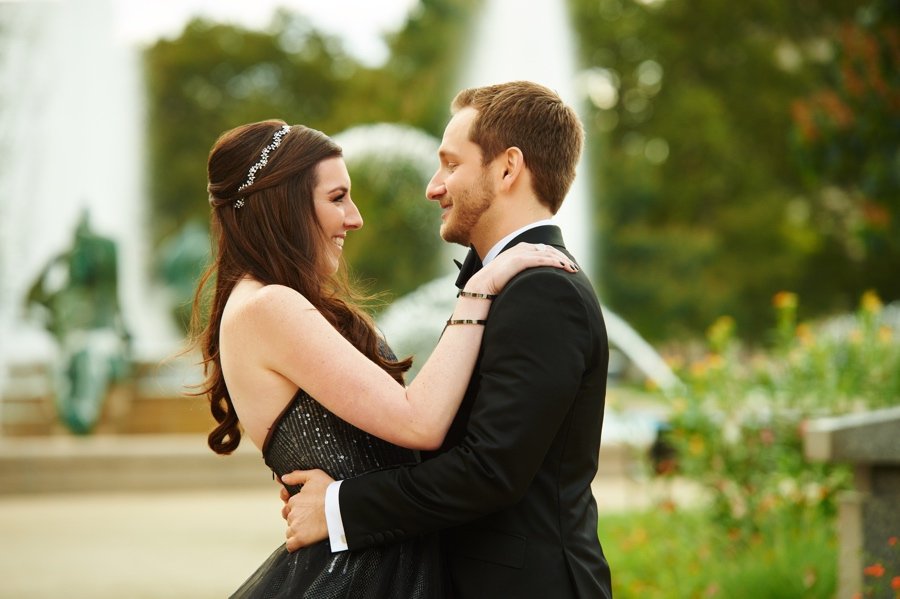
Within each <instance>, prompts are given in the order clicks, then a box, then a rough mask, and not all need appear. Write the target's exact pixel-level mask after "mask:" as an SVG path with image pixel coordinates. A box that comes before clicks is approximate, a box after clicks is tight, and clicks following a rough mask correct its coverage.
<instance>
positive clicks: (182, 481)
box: [0, 435, 272, 495]
mask: <svg viewBox="0 0 900 599" xmlns="http://www.w3.org/2000/svg"><path fill="white" fill-rule="evenodd" d="M271 483H272V477H271V473H270V471H269V470H268V469H267V468H266V466H265V464H264V463H263V461H262V457H261V456H260V454H259V451H258V450H257V449H256V448H255V447H254V446H253V445H252V444H251V443H249V442H248V441H245V442H244V443H242V444H241V446H240V447H239V448H238V450H237V451H235V453H234V454H232V455H230V456H220V455H217V454H215V453H213V452H212V451H211V450H210V449H209V448H208V447H207V446H206V438H205V437H204V436H202V435H133V436H124V435H98V436H93V437H72V436H49V437H24V438H16V439H10V438H6V439H0V495H10V494H21V493H56V492H81V491H85V492H97V491H140V490H173V489H191V488H206V489H218V488H221V489H234V488H247V487H254V486H263V485H267V484H268V485H270V484H271Z"/></svg>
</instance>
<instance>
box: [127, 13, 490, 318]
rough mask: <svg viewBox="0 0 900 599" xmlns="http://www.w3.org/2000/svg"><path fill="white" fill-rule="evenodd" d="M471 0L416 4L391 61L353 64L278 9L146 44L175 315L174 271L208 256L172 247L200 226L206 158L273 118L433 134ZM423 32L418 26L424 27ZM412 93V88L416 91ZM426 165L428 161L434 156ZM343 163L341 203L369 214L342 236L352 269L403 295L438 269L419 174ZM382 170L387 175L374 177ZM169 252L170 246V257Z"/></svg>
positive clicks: (166, 271)
mask: <svg viewBox="0 0 900 599" xmlns="http://www.w3.org/2000/svg"><path fill="white" fill-rule="evenodd" d="M473 6H474V1H473V0H424V1H423V2H422V4H421V6H420V7H419V8H418V9H417V10H414V11H413V13H412V14H411V15H410V17H409V20H408V22H407V23H406V26H405V27H404V28H403V29H402V30H401V31H399V32H398V33H396V34H394V35H392V36H391V37H390V39H389V40H388V43H389V47H390V50H391V56H390V58H389V59H388V61H387V62H386V63H385V64H384V65H382V66H380V67H377V68H370V67H366V66H364V65H362V64H361V63H359V62H358V61H357V60H355V59H354V58H353V57H351V56H349V55H348V54H347V53H346V52H345V51H344V49H343V47H342V45H341V43H340V42H339V40H337V39H335V38H332V37H329V36H327V35H323V34H321V33H320V32H318V31H316V30H315V29H313V28H312V26H311V25H310V23H309V22H308V20H307V19H306V18H305V17H303V16H300V15H298V14H294V13H291V12H289V11H287V10H281V11H279V12H278V13H277V14H276V16H275V17H274V18H273V21H272V23H271V24H270V26H269V27H268V28H267V29H266V30H264V31H255V30H248V29H245V28H242V27H240V26H236V25H231V24H220V23H213V22H209V21H206V20H203V19H195V20H193V21H191V22H190V23H189V24H188V25H187V26H186V27H185V29H184V31H183V32H182V33H181V34H180V35H179V36H178V37H177V38H175V39H170V40H169V39H163V40H160V41H158V42H156V43H155V44H154V45H153V46H151V47H149V48H147V50H146V52H145V58H144V62H145V70H146V79H147V91H148V117H149V119H148V120H149V127H148V138H149V157H148V160H149V165H148V166H149V173H150V175H149V180H150V196H151V204H152V206H153V209H152V211H151V214H152V220H153V222H152V231H153V235H152V237H153V240H154V245H155V246H156V248H157V268H158V271H159V273H160V276H161V277H163V278H164V279H166V281H168V282H169V283H170V287H171V288H172V290H173V292H174V293H175V295H177V298H176V300H175V303H176V304H177V307H176V313H177V314H178V319H179V321H183V317H184V314H183V312H184V310H185V305H186V304H185V302H186V301H187V300H188V297H189V296H188V295H186V287H185V285H184V280H183V279H184V277H181V276H178V273H176V275H175V276H174V278H173V274H172V266H171V264H172V262H173V260H174V261H175V262H177V263H178V267H177V269H176V270H178V272H180V273H189V272H195V271H196V270H197V264H194V265H193V266H192V265H191V264H187V263H186V261H187V262H190V261H191V260H193V261H194V262H196V263H198V264H199V263H202V262H203V261H205V260H206V259H207V258H206V256H207V255H208V254H207V253H204V252H198V251H193V250H196V247H195V246H196V243H194V242H192V243H191V244H190V246H191V249H192V251H191V252H188V253H185V252H183V251H181V250H179V249H178V248H182V246H184V236H185V234H186V233H185V232H186V231H188V232H190V233H191V239H192V240H193V239H195V235H193V232H194V231H195V229H196V227H197V226H198V225H200V226H202V227H203V228H204V230H206V228H207V223H208V215H209V207H208V204H207V202H206V197H207V194H206V190H205V187H206V176H205V173H206V159H207V155H208V153H209V150H210V148H211V147H212V145H213V143H214V141H215V140H216V138H217V137H218V135H220V134H221V133H223V132H224V131H226V130H228V129H231V128H232V127H235V126H237V125H240V124H243V123H248V122H254V121H259V120H263V119H267V118H282V119H284V120H286V121H287V122H289V123H302V124H304V125H307V126H310V127H314V128H316V129H320V130H322V131H324V132H326V133H328V134H330V135H336V134H338V133H340V132H341V131H343V130H346V129H348V128H350V127H352V126H355V125H359V124H363V123H374V122H395V123H406V124H409V125H412V126H415V127H418V128H420V129H423V130H425V131H426V132H429V133H431V134H432V135H440V133H441V132H442V131H443V127H444V124H445V121H446V119H447V115H448V103H449V100H450V98H451V97H452V94H453V93H454V91H455V90H454V88H455V80H454V79H455V78H454V76H453V73H454V66H453V65H454V63H455V59H454V56H456V55H457V54H458V50H459V47H460V46H461V45H462V44H463V43H464V35H463V34H462V32H463V31H464V30H465V28H466V27H467V26H468V15H470V14H471V13H472V10H471V9H472V8H473ZM426 32H427V33H426ZM420 90H421V91H420ZM436 164H437V162H436V158H435V165H436ZM371 170H372V169H368V171H367V169H366V168H365V167H364V166H361V167H357V168H351V176H352V178H353V181H354V183H353V195H354V200H355V201H356V202H357V203H358V204H359V206H360V208H361V210H362V213H363V217H364V219H365V221H366V222H367V223H368V225H367V226H366V227H364V228H363V230H362V231H361V232H359V233H355V234H354V235H353V236H352V237H353V239H352V240H351V241H350V242H348V244H347V248H346V255H347V257H348V263H349V264H351V265H352V268H353V271H354V273H355V274H356V275H357V277H358V278H360V279H362V280H371V281H373V283H374V285H373V288H372V291H384V290H389V291H391V292H393V293H394V294H399V293H404V292H407V291H410V290H412V289H414V288H415V287H417V286H418V285H420V284H422V283H424V282H426V281H429V280H431V279H433V278H434V277H435V276H437V275H438V274H439V273H440V272H442V271H443V270H445V268H444V267H443V265H441V264H439V262H438V257H439V247H440V241H439V238H438V235H437V227H438V222H439V221H438V211H437V210H436V209H435V210H433V212H434V215H433V216H431V217H430V218H429V214H428V212H429V211H428V208H429V205H428V203H427V202H425V201H424V199H423V198H424V189H425V183H426V181H425V180H422V178H421V176H418V177H417V176H416V175H415V174H414V173H413V172H411V171H410V169H409V168H407V167H405V166H404V165H402V164H401V165H398V166H397V167H396V168H392V169H390V170H389V171H385V172H382V173H381V174H380V175H378V176H376V175H377V174H376V173H373V172H370V171H371ZM388 174H390V176H387V175H388ZM173 252H174V254H173Z"/></svg>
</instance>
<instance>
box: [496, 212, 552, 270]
mask: <svg viewBox="0 0 900 599" xmlns="http://www.w3.org/2000/svg"><path fill="white" fill-rule="evenodd" d="M552 224H553V221H551V220H550V219H549V218H547V219H541V220H536V221H533V222H530V223H528V224H525V225H523V226H521V227H519V228H518V229H514V230H513V231H510V232H509V233H507V234H506V235H504V236H503V237H501V238H500V239H499V240H498V241H497V242H496V243H495V244H494V245H493V246H491V247H490V248H488V251H487V252H486V253H485V254H484V255H483V256H482V255H481V254H479V256H480V257H481V259H482V260H481V261H482V264H484V265H485V266H486V265H488V264H489V263H490V262H491V260H493V259H494V258H496V257H497V255H498V254H499V253H500V252H501V251H502V250H503V248H505V247H506V246H507V245H509V242H510V241H512V240H513V239H515V238H516V237H518V236H519V235H521V234H522V233H524V232H525V231H528V230H529V229H534V228H535V227H541V226H545V225H552Z"/></svg>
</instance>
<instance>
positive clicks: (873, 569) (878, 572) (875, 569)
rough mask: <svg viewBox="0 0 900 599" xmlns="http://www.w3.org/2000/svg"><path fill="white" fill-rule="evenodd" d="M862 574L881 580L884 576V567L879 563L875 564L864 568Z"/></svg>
mask: <svg viewBox="0 0 900 599" xmlns="http://www.w3.org/2000/svg"><path fill="white" fill-rule="evenodd" d="M863 574H865V575H866V576H872V577H875V578H881V577H882V576H884V566H883V565H881V562H875V563H874V564H872V565H871V566H866V567H865V568H863Z"/></svg>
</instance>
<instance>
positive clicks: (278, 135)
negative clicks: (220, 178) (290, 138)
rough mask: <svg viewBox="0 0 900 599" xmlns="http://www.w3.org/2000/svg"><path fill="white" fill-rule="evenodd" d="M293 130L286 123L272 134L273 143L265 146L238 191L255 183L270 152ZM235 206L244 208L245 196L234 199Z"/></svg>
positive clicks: (266, 162)
mask: <svg viewBox="0 0 900 599" xmlns="http://www.w3.org/2000/svg"><path fill="white" fill-rule="evenodd" d="M290 130H291V126H290V125H284V126H282V127H281V129H279V130H278V131H276V132H275V135H273V136H272V143H270V144H269V145H267V146H266V147H265V148H263V151H262V153H261V154H260V155H259V160H258V161H257V162H256V164H254V165H253V166H251V167H250V172H248V173H247V180H246V181H244V184H243V185H241V186H240V187H238V192H241V191H244V190H245V189H247V188H248V187H250V186H251V185H253V181H255V180H256V173H258V172H259V171H260V170H261V169H262V168H263V167H264V166H266V165H267V164H268V163H269V153H270V152H271V151H272V150H274V149H276V148H277V147H278V146H280V145H281V140H282V138H284V136H285V135H287V134H288V132H289V131H290ZM234 207H235V208H243V207H244V198H238V199H236V200H235V201H234Z"/></svg>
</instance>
